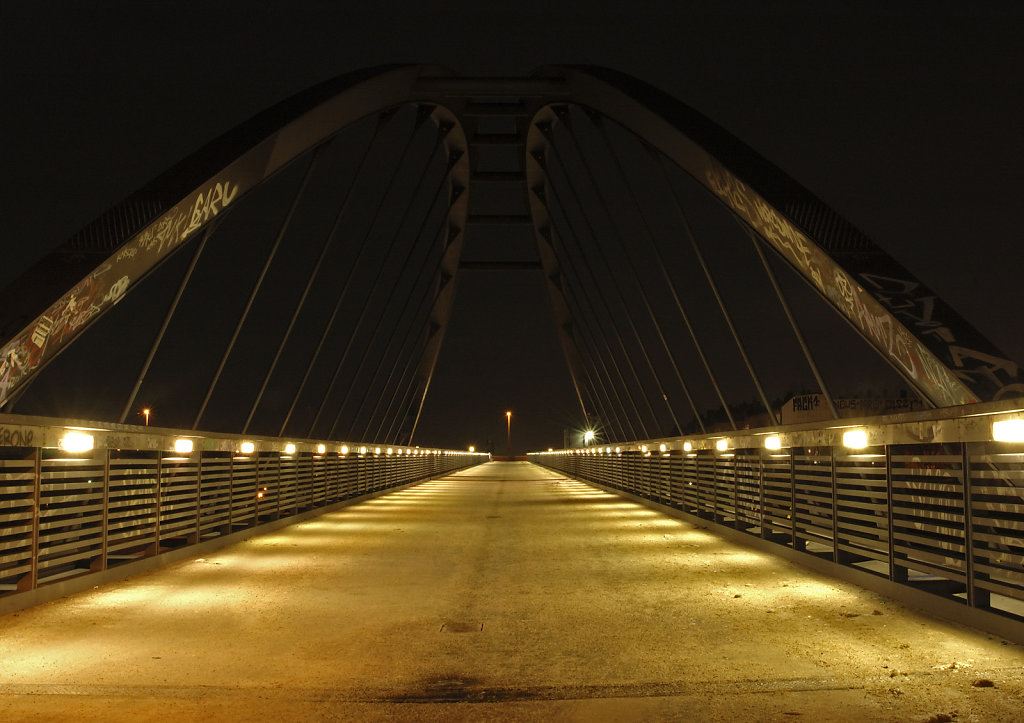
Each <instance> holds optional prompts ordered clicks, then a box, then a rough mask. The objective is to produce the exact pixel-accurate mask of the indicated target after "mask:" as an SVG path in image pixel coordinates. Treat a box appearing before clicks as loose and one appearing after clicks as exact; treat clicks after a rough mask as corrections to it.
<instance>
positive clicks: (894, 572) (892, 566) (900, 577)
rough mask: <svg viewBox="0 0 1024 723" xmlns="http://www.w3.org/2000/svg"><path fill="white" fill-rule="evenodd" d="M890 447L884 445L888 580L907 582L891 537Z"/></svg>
mask: <svg viewBox="0 0 1024 723" xmlns="http://www.w3.org/2000/svg"><path fill="white" fill-rule="evenodd" d="M893 507H894V505H893V496H892V446H891V445H888V444H887V445H885V513H886V518H887V519H888V520H889V579H890V580H892V581H893V582H906V581H907V568H906V567H903V566H901V565H897V564H896V537H895V535H893V524H892V523H893V519H892V515H893Z"/></svg>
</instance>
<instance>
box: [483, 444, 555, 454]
mask: <svg viewBox="0 0 1024 723" xmlns="http://www.w3.org/2000/svg"><path fill="white" fill-rule="evenodd" d="M469 451H470V452H475V451H476V447H474V446H473V445H472V444H471V445H469ZM548 451H549V452H550V451H551V450H548Z"/></svg>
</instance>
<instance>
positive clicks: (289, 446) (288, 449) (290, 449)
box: [284, 442, 295, 454]
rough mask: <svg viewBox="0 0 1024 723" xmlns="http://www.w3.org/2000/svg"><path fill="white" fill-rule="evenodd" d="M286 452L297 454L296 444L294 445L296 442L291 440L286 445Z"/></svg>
mask: <svg viewBox="0 0 1024 723" xmlns="http://www.w3.org/2000/svg"><path fill="white" fill-rule="evenodd" d="M284 453H285V454H295V445H294V444H292V443H291V442H289V443H288V444H286V445H285V446H284Z"/></svg>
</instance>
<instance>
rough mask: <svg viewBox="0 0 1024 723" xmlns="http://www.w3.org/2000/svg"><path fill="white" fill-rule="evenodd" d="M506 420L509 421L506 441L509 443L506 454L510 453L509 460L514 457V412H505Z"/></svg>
mask: <svg viewBox="0 0 1024 723" xmlns="http://www.w3.org/2000/svg"><path fill="white" fill-rule="evenodd" d="M505 419H506V420H507V421H508V438H507V440H506V441H507V443H508V448H507V450H506V452H507V453H508V456H509V458H511V457H512V412H511V411H508V412H505Z"/></svg>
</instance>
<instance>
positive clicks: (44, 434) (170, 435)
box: [0, 414, 490, 461]
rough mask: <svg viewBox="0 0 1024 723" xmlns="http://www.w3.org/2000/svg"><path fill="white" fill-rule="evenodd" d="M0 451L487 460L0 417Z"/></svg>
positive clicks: (408, 449)
mask: <svg viewBox="0 0 1024 723" xmlns="http://www.w3.org/2000/svg"><path fill="white" fill-rule="evenodd" d="M0 447H40V448H42V449H56V450H59V449H63V450H65V451H68V452H85V451H92V450H97V451H98V450H104V449H109V450H136V451H149V452H167V453H174V454H178V455H181V454H185V455H188V454H194V453H196V452H235V453H241V454H257V453H260V452H276V453H278V454H281V455H285V456H290V455H304V454H313V455H320V454H337V455H340V456H346V455H349V454H352V455H359V454H363V455H375V456H382V457H384V456H394V457H396V458H397V457H406V456H412V457H416V456H432V455H439V456H459V457H472V458H478V459H480V461H483V458H489V457H490V455H489V454H488V453H487V452H469V451H467V450H464V449H444V448H441V447H420V446H418V445H397V444H385V443H381V442H369V441H354V442H352V441H340V440H325V439H303V438H297V437H271V436H261V435H251V434H250V435H242V434H227V433H221V432H204V431H196V430H191V429H189V430H183V429H172V428H163V427H153V426H139V425H131V424H116V423H108V422H96V421H91V420H80V419H56V418H52V417H35V416H27V415H18V414H0Z"/></svg>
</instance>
